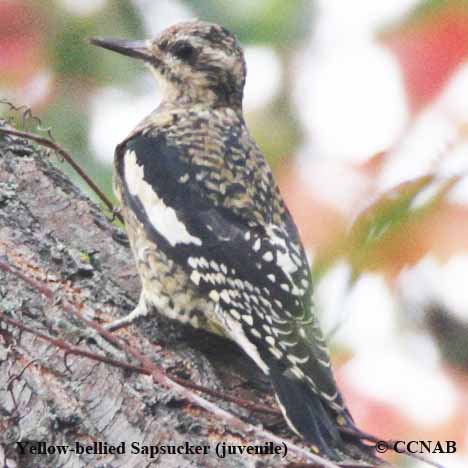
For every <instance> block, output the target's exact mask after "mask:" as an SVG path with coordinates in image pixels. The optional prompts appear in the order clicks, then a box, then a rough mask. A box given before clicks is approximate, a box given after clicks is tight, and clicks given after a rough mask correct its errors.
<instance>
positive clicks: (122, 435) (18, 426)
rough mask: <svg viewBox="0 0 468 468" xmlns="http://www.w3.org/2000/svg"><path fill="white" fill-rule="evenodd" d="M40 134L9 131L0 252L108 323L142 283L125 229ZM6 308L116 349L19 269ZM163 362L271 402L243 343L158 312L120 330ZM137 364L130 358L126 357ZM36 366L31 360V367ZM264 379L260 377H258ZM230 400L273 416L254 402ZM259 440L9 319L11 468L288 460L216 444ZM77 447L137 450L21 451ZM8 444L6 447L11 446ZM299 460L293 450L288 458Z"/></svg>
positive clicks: (0, 175) (1, 179) (1, 304)
mask: <svg viewBox="0 0 468 468" xmlns="http://www.w3.org/2000/svg"><path fill="white" fill-rule="evenodd" d="M51 158H53V157H51V156H50V155H47V154H46V153H45V152H44V151H42V150H40V149H39V148H37V147H34V146H31V145H30V144H29V143H26V142H24V141H21V140H18V139H15V140H13V139H11V138H6V137H4V136H1V135H0V259H3V260H5V261H6V262H8V263H9V264H12V265H16V266H17V267H19V268H21V270H22V271H25V272H27V274H28V275H30V276H31V277H32V278H35V279H37V280H40V281H43V282H45V283H47V285H48V287H50V288H53V289H54V290H55V291H56V292H57V295H58V296H59V295H60V294H61V293H63V292H64V291H65V292H67V294H68V293H71V294H73V297H74V298H76V300H77V301H78V302H83V303H85V304H87V305H88V306H90V307H91V308H92V309H93V310H94V311H95V317H94V319H95V320H97V321H109V320H111V319H112V318H115V317H117V316H120V315H122V314H124V313H128V312H129V311H130V310H132V308H133V307H134V305H135V301H136V299H137V297H138V293H139V281H138V277H137V275H136V271H135V268H134V263H133V259H132V256H131V252H130V250H129V248H128V246H127V245H125V242H123V240H125V236H124V235H123V231H122V230H121V229H120V228H118V227H116V226H114V225H113V224H112V223H111V222H109V220H108V219H107V218H106V217H105V216H104V214H103V213H102V210H101V209H100V208H99V207H98V206H97V205H96V204H95V203H93V202H91V201H90V200H89V198H88V197H86V196H85V195H84V194H83V193H82V192H81V191H80V190H79V189H78V188H77V187H76V186H74V185H73V184H72V183H71V182H70V180H69V179H68V178H67V177H66V176H64V174H63V173H62V171H61V168H60V164H52V163H51V161H50V160H51ZM0 314H6V315H7V316H8V317H12V318H15V319H16V320H18V321H20V322H21V323H23V324H24V325H26V326H29V327H31V328H34V329H35V330H37V331H40V332H43V333H46V334H48V335H52V336H54V337H55V338H62V339H64V340H65V341H67V342H69V343H72V344H78V345H79V346H81V347H83V348H84V349H87V350H91V351H94V352H96V353H101V354H105V353H106V351H105V350H104V351H103V349H102V345H99V344H98V342H96V341H93V340H91V339H89V338H88V339H86V338H85V339H83V338H82V337H83V335H86V333H85V329H86V327H85V326H83V324H80V323H79V321H78V320H72V319H71V318H70V315H69V314H67V313H66V312H65V311H64V310H63V309H62V308H61V307H60V303H56V304H52V303H50V301H48V300H46V299H44V297H43V296H41V294H40V293H39V292H38V291H37V290H35V289H33V288H31V287H29V286H28V285H27V284H25V282H24V281H22V280H20V279H19V278H17V277H15V276H14V275H12V274H6V273H2V272H1V271H0ZM118 333H119V334H120V335H121V336H124V337H125V338H126V339H127V340H128V342H129V344H131V345H132V346H135V347H137V348H138V350H139V351H140V352H142V353H144V354H145V355H146V356H149V357H150V358H151V359H152V360H153V362H155V363H157V364H158V365H159V366H161V367H162V368H164V369H165V370H167V371H168V372H169V371H170V372H171V373H172V374H173V375H178V376H180V377H184V378H187V379H190V380H191V381H192V382H195V383H198V384H200V385H203V386H206V387H209V388H212V389H218V390H221V391H223V392H226V393H227V392H229V393H232V394H235V395H237V396H240V397H242V398H247V399H252V400H255V401H259V402H260V401H263V402H267V403H270V402H271V401H272V400H271V395H270V392H269V389H268V387H267V386H266V385H265V383H264V382H261V380H259V376H258V373H257V372H256V371H255V370H254V368H253V367H252V366H251V365H250V364H249V362H248V361H247V360H246V358H245V357H244V356H243V355H242V354H241V353H240V352H239V350H238V349H236V348H235V347H233V346H232V345H230V344H228V343H226V342H224V341H220V340H219V339H215V338H214V337H211V336H210V335H208V334H203V333H194V332H191V331H188V330H186V329H184V328H183V327H181V326H179V325H177V324H173V323H169V322H168V321H166V320H163V319H162V318H160V317H151V318H149V319H147V320H146V321H145V323H143V324H141V325H139V326H132V327H130V328H129V329H127V330H123V331H119V332H118ZM121 359H123V360H128V361H130V358H128V357H125V356H124V355H122V356H121ZM28 364H29V365H28ZM254 382H255V384H254ZM217 403H218V404H219V406H221V407H222V408H224V409H227V410H228V411H231V412H233V413H235V414H236V415H239V416H240V417H242V418H244V419H247V420H249V421H250V422H254V423H260V422H262V423H263V424H267V423H269V422H271V421H272V418H273V417H272V416H270V417H265V416H263V417H262V419H261V420H260V419H258V418H259V417H258V416H253V415H252V414H250V413H249V412H248V411H247V410H245V409H239V407H237V406H234V405H233V404H228V403H225V402H217ZM222 440H225V441H226V442H227V443H230V444H245V443H249V444H255V443H256V441H255V440H252V439H249V437H248V436H246V435H245V434H242V433H234V432H233V431H232V430H230V428H228V427H225V426H224V425H223V423H222V421H220V420H218V419H217V418H215V417H214V416H213V415H211V414H208V413H207V412H205V411H203V410H201V409H200V408H197V407H195V406H193V405H189V404H188V403H187V401H185V400H181V399H180V398H179V397H178V396H177V395H175V394H174V393H173V392H170V391H168V390H167V389H165V388H160V387H158V386H156V385H154V383H153V382H152V380H151V379H150V377H148V376H145V375H141V374H138V373H136V372H129V371H125V370H123V369H121V368H117V367H113V366H110V365H108V364H105V363H102V362H93V361H91V360H89V359H87V358H84V357H79V356H73V355H72V356H68V357H67V358H66V360H65V359H64V352H63V350H60V349H58V348H57V347H56V346H53V345H51V344H50V343H47V342H45V341H44V340H42V339H40V338H38V337H37V336H34V334H32V333H27V332H22V333H20V331H19V330H18V329H16V328H15V327H12V326H6V325H5V323H2V324H0V462H4V461H5V460H6V463H5V465H6V466H8V467H12V466H18V467H32V466H34V467H46V466H47V467H51V466H53V467H59V466H66V467H81V466H105V467H145V466H149V465H152V466H155V465H158V466H164V467H188V466H191V467H198V466H200V467H211V466H228V467H229V466H232V467H234V466H236V467H244V466H245V467H247V466H279V465H281V463H282V461H281V459H280V458H278V456H271V457H270V456H258V455H257V456H254V455H231V456H229V457H227V458H226V459H224V460H220V459H219V458H217V456H216V455H215V453H214V446H215V445H216V443H218V442H219V441H222ZM39 441H44V442H46V443H47V444H48V445H70V446H72V447H74V446H75V443H76V442H77V441H78V442H80V443H82V444H92V443H93V442H95V441H97V442H107V443H108V444H113V445H118V444H120V443H121V442H126V454H123V455H119V454H114V455H95V454H82V455H80V454H77V453H73V452H69V453H68V454H66V455H58V454H55V455H44V454H30V453H28V450H26V453H25V454H21V451H20V450H19V447H18V444H17V442H29V443H31V444H34V443H37V442H39ZM132 442H139V443H142V444H145V445H163V444H169V445H183V444H184V443H185V442H189V443H190V444H195V445H208V446H210V447H211V450H210V452H209V453H208V454H206V455H201V454H200V455H196V454H195V455H191V454H187V455H185V454H180V455H159V456H158V457H157V458H155V459H150V458H149V457H148V456H147V455H143V454H131V453H129V452H130V444H131V443H132ZM2 451H3V455H2ZM288 459H290V458H289V456H288Z"/></svg>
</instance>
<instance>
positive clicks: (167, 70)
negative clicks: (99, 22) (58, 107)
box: [92, 21, 369, 460]
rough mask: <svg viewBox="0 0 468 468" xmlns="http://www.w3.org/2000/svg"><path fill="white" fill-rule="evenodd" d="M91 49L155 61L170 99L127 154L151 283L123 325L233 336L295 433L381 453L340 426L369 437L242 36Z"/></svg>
mask: <svg viewBox="0 0 468 468" xmlns="http://www.w3.org/2000/svg"><path fill="white" fill-rule="evenodd" d="M92 42H93V43H94V44H95V45H98V46H101V47H104V48H107V49H110V50H113V51H115V52H119V53H122V54H124V55H128V56H130V57H136V58H140V59H142V60H143V61H144V62H145V63H146V64H147V65H148V66H149V67H150V69H151V71H152V72H153V73H154V75H155V76H156V78H157V80H158V82H159V83H160V85H161V88H162V94H163V97H162V102H161V104H160V105H159V107H158V108H157V109H156V110H155V111H154V112H153V113H152V114H150V115H149V116H148V117H146V118H145V119H144V120H143V121H142V122H141V123H140V124H139V125H138V126H137V127H136V128H135V129H134V130H133V131H132V132H131V133H130V135H129V136H128V137H127V138H126V139H125V140H124V141H123V142H122V143H121V144H119V146H118V147H117V149H116V153H115V174H114V188H115V191H116V194H117V196H118V198H119V200H120V202H121V205H122V213H123V216H124V219H125V224H126V228H127V232H128V236H129V239H130V244H131V247H132V250H133V253H134V256H135V259H136V263H137V267H138V271H139V274H140V276H141V281H142V286H143V287H142V293H141V298H140V301H139V304H138V306H137V308H136V309H135V310H134V311H133V312H132V313H131V314H130V315H129V316H127V317H125V318H123V319H121V320H118V321H116V322H114V324H112V325H111V327H110V328H111V329H115V328H117V327H119V326H122V325H124V324H128V323H131V322H132V321H134V320H135V319H137V318H139V317H142V316H145V315H147V314H148V313H149V312H151V311H153V310H157V311H158V312H159V313H162V314H164V315H166V316H168V317H171V318H173V319H176V320H178V321H181V322H183V323H189V324H191V325H192V326H194V327H201V328H204V329H207V330H210V331H212V332H215V333H218V334H220V335H222V336H225V337H228V338H230V339H232V340H234V341H235V342H236V343H237V344H238V345H239V346H240V347H241V348H242V349H243V350H244V351H245V352H246V353H247V354H248V355H249V356H250V357H251V358H252V359H253V360H254V361H255V363H256V364H257V365H258V366H259V367H260V368H261V369H262V371H263V372H264V373H265V374H266V375H267V376H269V378H270V379H271V381H272V384H273V387H274V390H275V392H276V396H277V400H278V403H279V406H280V408H281V410H282V412H283V414H284V416H285V419H286V420H287V422H288V424H289V426H290V427H291V428H292V429H293V430H294V431H295V432H296V433H297V434H299V435H301V436H302V437H304V438H305V439H306V440H307V441H309V442H310V443H311V444H312V447H313V448H315V450H316V451H318V452H321V453H324V454H325V455H326V456H329V457H330V458H332V459H336V460H339V459H342V457H343V454H348V455H351V456H353V453H354V455H356V453H357V454H360V453H363V454H366V455H369V450H368V447H366V446H364V444H362V443H361V442H360V440H359V438H358V437H354V438H353V437H352V436H349V437H348V436H346V435H343V433H342V432H343V431H341V432H340V426H341V427H345V428H346V427H347V428H351V429H353V430H356V431H357V429H356V428H355V425H354V422H353V420H352V418H351V416H350V413H349V411H348V409H347V408H346V406H345V404H344V402H343V399H342V397H341V395H340V392H339V391H338V389H337V387H336V383H335V379H334V377H333V374H332V370H331V368H330V359H329V355H328V350H327V347H326V344H325V341H324V339H323V336H322V333H321V330H320V326H319V323H318V321H317V319H316V317H315V314H314V310H313V305H312V302H311V294H312V284H311V277H310V271H309V265H308V262H307V259H306V255H305V252H304V248H303V246H302V243H301V240H300V238H299V235H298V231H297V229H296V226H295V224H294V222H293V220H292V218H291V215H290V214H289V212H288V210H287V208H286V206H285V204H284V202H283V200H282V197H281V195H280V192H279V190H278V188H277V185H276V183H275V181H274V179H273V175H272V172H271V170H270V168H269V166H268V164H267V163H266V161H265V159H264V157H263V155H262V154H261V152H260V151H259V149H258V147H257V146H256V144H255V142H254V141H253V140H252V138H251V136H250V135H249V132H248V130H247V128H246V125H245V122H244V118H243V114H242V96H243V89H244V83H245V76H246V67H245V62H244V56H243V52H242V49H241V47H240V46H239V44H238V42H237V40H236V38H235V37H234V36H233V35H232V34H231V33H230V32H229V31H227V30H226V29H224V28H222V27H220V26H218V25H216V24H210V23H205V22H199V21H193V22H186V23H181V24H178V25H176V26H173V27H171V28H169V29H167V30H165V31H164V32H163V33H161V34H160V35H159V36H158V37H157V38H156V39H155V40H149V41H136V42H131V41H123V40H117V39H92ZM353 451H354V452H353ZM354 458H355V456H354Z"/></svg>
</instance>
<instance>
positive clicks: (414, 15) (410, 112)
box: [0, 0, 468, 467]
mask: <svg viewBox="0 0 468 468" xmlns="http://www.w3.org/2000/svg"><path fill="white" fill-rule="evenodd" d="M190 18H199V19H203V20H208V21H215V22H218V23H221V24H223V25H224V26H226V27H228V28H229V29H231V30H232V31H233V32H235V33H236V34H237V36H238V37H239V39H240V41H241V42H242V44H243V45H244V47H245V52H246V59H247V65H248V78H247V87H246V93H245V101H244V106H245V112H246V118H247V122H248V124H249V127H250V129H251V132H252V134H253V135H254V137H255V138H256V140H257V142H258V144H259V145H260V147H261V148H262V150H263V151H264V153H265V155H266V157H267V158H268V160H269V162H270V163H271V165H272V167H273V169H274V171H275V174H276V176H277V178H278V181H279V183H280V186H281V189H282V192H283V194H284V196H285V198H286V200H287V203H288V205H289V206H290V209H291V211H292V212H293V215H294V217H295V219H296V221H297V223H298V225H299V228H300V230H301V233H302V236H303V239H304V241H305V243H306V247H307V250H308V253H309V254H310V258H311V263H312V267H313V272H314V275H315V277H316V294H315V301H316V304H317V308H318V310H319V313H320V316H321V319H322V322H323V324H324V327H325V329H326V330H327V331H328V332H329V339H330V344H331V345H332V351H333V353H332V354H333V359H334V361H335V364H336V369H337V376H338V380H339V383H340V385H341V387H342V388H343V391H344V393H345V396H346V399H347V401H348V404H349V406H350V407H351V409H352V412H353V414H354V415H355V418H356V420H357V422H358V423H359V425H360V426H361V427H362V428H363V429H364V430H367V431H368V432H374V433H376V434H378V435H381V436H382V437H391V438H399V439H405V440H413V439H415V440H422V439H424V440H426V439H428V440H456V441H457V448H458V450H457V453H456V454H451V455H445V456H444V455H441V454H433V455H431V457H432V458H433V459H434V460H437V461H440V462H442V463H445V464H446V466H450V467H465V466H468V455H467V453H468V288H467V287H466V285H465V283H466V278H468V176H467V171H468V61H467V58H468V1H467V0H427V1H425V0H395V1H393V2H375V1H372V0H368V1H367V0H361V1H356V2H343V1H339V0H315V1H313V0H309V1H308V0H294V1H289V2H286V1H281V0H237V1H236V2H232V1H228V0H198V1H196V0H173V1H171V0H133V1H130V0H81V1H77V0H42V1H37V0H36V1H35V0H29V1H28V0H17V1H13V0H3V1H1V2H0V69H1V73H0V97H2V98H5V99H8V100H10V101H11V102H13V103H15V104H16V105H18V106H20V105H27V106H31V108H32V109H33V111H34V114H36V115H38V116H40V117H41V119H42V121H43V125H44V126H48V127H49V126H50V127H51V128H52V132H53V135H54V137H55V139H56V141H57V142H58V143H60V144H61V145H62V146H64V147H66V148H67V149H69V150H70V152H71V153H72V154H73V156H74V157H75V158H76V159H77V161H79V162H80V164H82V165H83V167H84V168H86V170H87V171H88V173H89V174H91V175H92V176H93V178H94V179H95V180H96V181H97V182H98V184H99V185H100V186H101V187H102V188H103V189H104V190H105V191H106V192H108V193H109V194H110V193H111V164H112V158H113V149H114V147H115V146H116V144H117V143H118V142H119V141H120V140H121V139H123V138H124V137H125V135H126V134H127V133H128V132H129V131H130V130H131V129H132V128H133V127H134V126H135V125H136V124H137V123H138V121H139V120H141V119H142V118H143V117H144V116H145V115H146V114H148V113H149V112H150V111H151V110H153V109H154V108H155V107H156V106H157V104H158V101H159V91H158V89H157V88H156V87H155V85H154V83H153V81H152V78H151V77H150V75H149V74H148V73H147V72H146V70H145V69H144V68H143V67H142V66H141V64H140V63H135V62H134V61H131V60H128V59H126V58H124V57H121V56H118V55H116V54H112V53H108V52H106V51H103V50H100V49H97V48H94V47H92V46H90V45H89V44H88V42H87V38H89V37H91V36H104V37H105V36H112V37H124V38H143V37H149V36H155V35H157V34H158V33H159V32H160V31H161V30H162V29H163V28H164V27H166V26H169V25H171V24H173V23H175V22H176V21H178V20H185V19H190ZM2 114H3V116H9V117H11V118H13V119H15V118H16V123H17V124H18V125H19V124H20V123H21V122H20V121H21V118H20V117H19V115H18V114H15V113H14V112H13V113H12V112H11V111H9V109H8V106H2V107H0V115H2ZM61 167H62V168H63V169H65V170H66V171H68V172H69V173H71V171H69V170H68V169H67V168H66V167H65V166H64V165H63V166H61ZM72 176H74V175H72ZM77 183H79V184H81V181H79V180H77ZM85 189H86V188H85ZM394 461H395V460H394ZM396 463H400V465H401V466H419V465H417V464H415V463H414V462H409V461H405V460H403V459H399V460H397V461H396Z"/></svg>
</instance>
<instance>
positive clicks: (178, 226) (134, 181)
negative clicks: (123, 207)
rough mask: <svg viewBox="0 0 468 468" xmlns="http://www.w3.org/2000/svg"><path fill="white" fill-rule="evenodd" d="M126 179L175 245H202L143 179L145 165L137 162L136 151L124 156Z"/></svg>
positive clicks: (158, 225) (133, 192)
mask: <svg viewBox="0 0 468 468" xmlns="http://www.w3.org/2000/svg"><path fill="white" fill-rule="evenodd" d="M124 161H125V162H124V164H125V180H126V182H127V186H128V189H129V191H130V193H131V194H132V195H133V196H135V197H138V198H139V200H140V201H141V203H142V205H143V207H144V208H145V211H146V214H147V216H148V218H149V220H150V222H151V224H152V225H153V226H154V228H155V229H156V230H157V231H158V233H159V234H161V235H162V236H163V237H165V239H166V240H167V241H168V242H169V244H171V245H172V246H173V247H174V246H175V245H176V244H195V245H202V241H201V239H199V238H198V237H195V236H192V235H191V234H190V233H189V232H188V231H187V228H186V226H185V224H184V223H182V222H181V221H180V220H179V219H178V218H177V214H176V212H175V211H174V209H173V208H171V207H170V206H167V205H166V204H165V203H164V201H163V200H162V199H161V198H159V197H158V195H157V193H156V192H155V191H154V189H153V187H151V185H150V184H149V183H148V182H146V181H145V180H144V179H143V166H140V165H139V164H138V163H137V158H136V154H135V151H127V152H126V153H125V157H124Z"/></svg>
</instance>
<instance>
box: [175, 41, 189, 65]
mask: <svg viewBox="0 0 468 468" xmlns="http://www.w3.org/2000/svg"><path fill="white" fill-rule="evenodd" d="M171 53H172V55H174V56H175V57H177V58H178V59H180V60H184V61H189V60H191V59H193V57H194V56H195V48H194V47H193V46H192V45H191V44H189V43H188V42H185V41H183V42H176V43H175V44H174V45H173V46H172V48H171Z"/></svg>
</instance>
